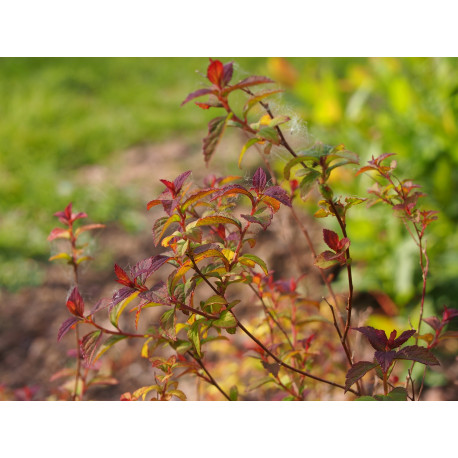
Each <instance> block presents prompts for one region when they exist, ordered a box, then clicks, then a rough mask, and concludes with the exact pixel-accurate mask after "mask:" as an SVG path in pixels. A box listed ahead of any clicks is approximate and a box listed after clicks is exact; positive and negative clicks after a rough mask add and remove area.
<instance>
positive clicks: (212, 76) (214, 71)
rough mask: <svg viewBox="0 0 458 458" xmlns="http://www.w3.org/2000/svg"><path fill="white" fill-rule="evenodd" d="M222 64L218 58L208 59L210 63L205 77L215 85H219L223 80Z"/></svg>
mask: <svg viewBox="0 0 458 458" xmlns="http://www.w3.org/2000/svg"><path fill="white" fill-rule="evenodd" d="M223 73H224V66H223V63H222V62H221V61H219V60H212V59H210V65H209V66H208V68H207V78H208V80H209V81H210V82H211V83H213V84H214V85H215V86H218V87H219V88H220V87H221V83H222V81H223Z"/></svg>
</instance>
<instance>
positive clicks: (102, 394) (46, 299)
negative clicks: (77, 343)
mask: <svg viewBox="0 0 458 458" xmlns="http://www.w3.org/2000/svg"><path fill="white" fill-rule="evenodd" d="M235 141H236V143H239V144H241V142H242V141H243V139H235ZM235 148H236V149H237V150H239V147H238V145H237V144H236V146H235ZM226 152H227V151H226V150H225V147H224V145H222V151H220V152H219V157H224V155H225V153H226ZM253 156H254V155H253ZM249 161H250V160H249V159H247V164H248V167H250V165H252V166H254V165H255V163H256V162H257V161H254V160H252V162H251V163H250V162H249ZM213 162H214V165H212V166H211V167H210V168H209V169H206V168H205V167H204V165H203V161H202V158H201V157H200V147H199V145H194V146H191V147H189V146H187V145H186V144H185V143H184V142H182V141H179V140H177V141H172V142H168V143H165V144H161V145H147V146H141V147H136V148H132V149H130V150H128V151H126V152H123V153H120V154H118V155H116V157H115V159H114V160H113V161H112V162H110V163H109V164H107V165H95V166H90V167H86V168H84V169H81V170H80V171H79V172H78V173H77V177H76V181H77V182H78V183H80V184H84V185H86V186H92V187H94V188H95V189H98V188H100V189H102V188H103V186H104V184H105V183H107V182H108V181H111V182H115V183H120V186H122V187H125V188H126V189H127V188H130V189H133V190H134V192H135V193H136V195H138V196H139V199H140V202H139V205H138V208H136V209H135V211H136V212H137V213H138V218H139V220H140V222H141V224H142V225H143V226H144V227H146V228H147V229H146V230H143V231H142V232H141V233H138V234H132V233H127V232H126V231H124V230H123V229H121V228H120V227H119V226H117V225H115V224H110V225H108V226H107V228H106V229H104V230H103V232H100V233H99V234H97V235H96V236H95V240H96V247H95V249H94V256H95V257H96V258H97V256H98V255H102V254H104V255H103V256H101V258H102V261H100V262H97V261H96V262H95V263H94V265H90V266H87V267H85V268H83V269H82V272H81V277H80V285H81V290H82V292H83V295H84V297H85V300H86V301H87V303H88V304H89V305H88V307H90V306H91V305H93V304H94V303H95V302H96V301H97V299H98V298H100V297H110V296H111V295H112V293H113V291H114V290H115V289H116V285H117V284H116V283H115V282H114V274H113V271H112V266H113V263H114V262H116V263H118V264H119V265H121V266H127V265H129V264H130V265H131V264H134V263H135V262H137V261H138V260H140V259H144V258H146V257H149V256H152V255H154V254H157V253H158V252H159V250H158V249H157V248H154V246H153V243H152V237H151V232H150V227H151V225H152V221H153V220H154V214H152V215H149V214H147V213H146V211H144V204H145V202H146V201H147V200H149V199H150V198H153V197H154V195H155V194H157V193H159V192H160V189H161V188H160V186H159V185H158V180H159V179H160V178H167V179H173V178H174V177H175V176H176V175H178V174H179V173H181V172H182V171H184V170H187V169H191V170H193V173H194V179H195V180H196V181H200V179H201V178H202V177H203V176H205V175H206V174H208V173H212V171H213V173H216V172H215V171H216V170H219V171H222V173H223V174H231V169H230V166H228V165H227V163H226V162H225V161H224V160H219V159H218V157H215V160H214V161H213ZM232 174H233V170H232ZM140 196H141V197H140ZM280 213H281V212H280ZM89 216H90V215H89ZM290 219H291V216H290V214H289V213H287V212H283V213H282V214H281V217H278V218H276V220H274V223H273V226H272V228H271V229H272V230H271V231H270V232H265V233H264V232H263V233H260V234H259V242H258V245H259V248H260V250H261V253H260V256H261V257H262V258H263V259H265V260H266V261H267V263H268V265H269V267H270V268H271V269H273V270H274V271H275V272H276V273H277V274H281V276H283V277H285V276H288V275H289V274H290V273H291V274H292V273H293V272H294V271H296V272H297V269H298V270H299V271H300V272H307V273H308V280H309V281H308V282H307V284H308V285H312V286H311V288H312V290H313V289H314V288H320V283H321V280H320V279H319V277H318V276H317V274H316V272H315V271H314V270H311V269H310V265H311V258H309V257H305V256H301V257H298V256H297V253H298V252H304V251H307V248H306V245H305V242H304V241H303V238H302V237H299V238H298V236H297V234H296V233H294V232H293V229H291V226H294V225H291V224H290ZM303 219H304V221H306V222H307V224H308V223H310V224H311V225H310V226H308V227H309V228H311V231H312V235H314V236H315V237H319V232H320V229H319V228H318V227H315V226H313V223H311V222H310V221H309V220H307V219H306V217H303ZM274 232H275V233H277V234H279V235H280V243H278V241H277V242H275V243H273V239H272V234H273V233H274ZM43 269H44V271H45V272H44V276H45V280H44V282H43V284H42V285H41V286H39V287H30V288H24V289H22V290H21V291H19V292H17V293H9V292H6V291H0V303H1V304H2V306H1V307H0V399H1V398H2V392H3V396H4V397H13V398H15V399H30V397H28V395H27V392H26V391H24V390H23V388H24V387H29V388H31V389H32V392H33V395H32V396H31V399H34V400H35V399H36V400H40V399H49V397H50V396H56V395H57V394H58V391H57V387H58V386H59V381H52V382H51V381H50V377H51V375H52V374H54V373H56V372H57V371H59V370H60V369H62V368H64V367H66V366H67V365H68V363H69V358H68V355H67V353H68V352H69V351H71V350H72V348H74V338H72V334H73V333H69V334H68V335H67V336H65V337H64V338H63V339H62V341H61V342H60V343H57V340H56V336H57V330H58V329H59V327H60V325H61V323H62V322H63V321H64V320H65V319H67V318H68V317H69V314H68V311H67V309H66V307H65V298H66V296H67V294H68V291H69V287H70V284H71V273H70V271H69V269H68V267H67V266H65V265H62V264H58V263H50V264H49V265H46V266H43ZM313 285H315V287H314V286H313ZM309 292H310V293H311V294H313V293H314V291H309ZM365 300H367V297H366V298H365ZM374 306H376V304H375V305H374ZM242 313H243V312H242ZM139 352H140V342H131V341H127V340H126V341H123V342H120V343H118V344H117V345H116V346H115V347H114V348H113V349H111V350H110V353H109V355H110V357H109V358H105V359H104V358H102V359H104V361H105V362H104V363H103V366H102V371H103V372H111V373H112V375H113V376H114V377H116V378H117V380H118V381H119V384H117V385H113V386H108V387H105V386H104V387H93V388H91V389H90V391H89V392H88V396H87V397H88V399H93V400H118V399H119V396H120V395H121V394H122V393H124V392H126V391H130V392H132V391H134V390H135V389H136V388H138V387H140V386H144V385H150V384H151V383H153V382H152V380H153V369H152V368H151V367H150V364H149V363H148V361H147V360H145V359H142V358H140V357H139ZM455 375H456V374H455ZM455 378H456V377H455ZM2 387H3V388H2ZM180 388H182V389H183V390H184V391H185V392H186V393H187V394H188V398H189V399H197V394H196V388H195V384H194V383H193V381H192V380H189V379H187V380H186V379H185V380H184V381H183V382H180ZM15 390H16V391H15ZM453 398H457V393H456V392H453V387H452V388H451V391H450V390H448V391H447V390H430V391H429V392H428V393H425V399H435V400H436V399H437V400H438V399H453Z"/></svg>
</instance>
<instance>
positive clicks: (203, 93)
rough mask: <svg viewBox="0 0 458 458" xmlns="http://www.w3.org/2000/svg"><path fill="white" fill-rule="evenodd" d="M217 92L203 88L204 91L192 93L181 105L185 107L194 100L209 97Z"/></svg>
mask: <svg viewBox="0 0 458 458" xmlns="http://www.w3.org/2000/svg"><path fill="white" fill-rule="evenodd" d="M215 92H216V91H215V90H213V89H209V88H203V89H199V90H197V91H194V92H191V94H189V95H188V96H187V97H186V99H185V100H184V101H183V102H182V103H181V106H183V105H184V104H185V103H188V102H189V101H191V100H193V99H196V98H197V97H202V96H203V95H207V94H214V93H215Z"/></svg>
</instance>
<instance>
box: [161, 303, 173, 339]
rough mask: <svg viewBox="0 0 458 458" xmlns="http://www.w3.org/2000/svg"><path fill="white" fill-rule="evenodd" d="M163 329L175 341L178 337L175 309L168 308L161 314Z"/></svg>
mask: <svg viewBox="0 0 458 458" xmlns="http://www.w3.org/2000/svg"><path fill="white" fill-rule="evenodd" d="M160 323H161V330H162V331H163V333H164V335H165V336H166V337H168V338H169V339H171V340H173V341H175V340H176V339H177V336H176V331H175V324H176V315H175V309H174V308H173V309H171V310H167V311H166V312H165V313H163V314H162V316H161V320H160Z"/></svg>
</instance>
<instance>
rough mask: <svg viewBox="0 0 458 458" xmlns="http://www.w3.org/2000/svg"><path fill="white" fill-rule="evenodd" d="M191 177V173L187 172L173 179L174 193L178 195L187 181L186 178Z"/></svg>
mask: <svg viewBox="0 0 458 458" xmlns="http://www.w3.org/2000/svg"><path fill="white" fill-rule="evenodd" d="M189 175H191V171H190V170H188V171H187V172H184V173H182V174H181V175H180V176H178V177H177V178H175V180H174V181H173V185H174V187H175V193H176V194H178V193H179V192H180V191H181V188H182V187H183V184H184V182H185V181H186V180H187V178H188V177H189Z"/></svg>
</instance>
